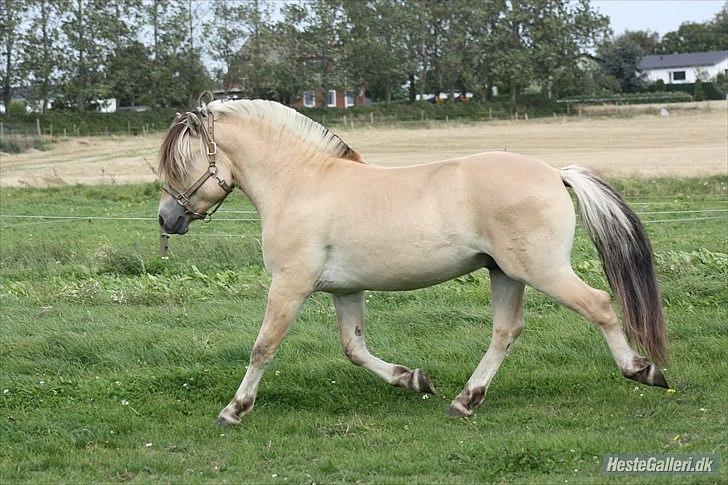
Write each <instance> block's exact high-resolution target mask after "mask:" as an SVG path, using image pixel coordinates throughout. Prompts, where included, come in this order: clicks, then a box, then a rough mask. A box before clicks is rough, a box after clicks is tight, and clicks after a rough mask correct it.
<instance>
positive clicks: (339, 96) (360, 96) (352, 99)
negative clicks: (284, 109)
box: [291, 87, 368, 108]
mask: <svg viewBox="0 0 728 485" xmlns="http://www.w3.org/2000/svg"><path fill="white" fill-rule="evenodd" d="M367 104H368V100H367V97H366V92H365V90H364V88H360V89H358V90H354V89H347V88H342V87H339V88H336V89H312V90H309V91H304V92H303V93H302V95H301V96H300V97H297V98H295V99H294V100H293V103H291V106H292V107H294V108H321V107H323V108H351V107H352V106H366V105H367Z"/></svg>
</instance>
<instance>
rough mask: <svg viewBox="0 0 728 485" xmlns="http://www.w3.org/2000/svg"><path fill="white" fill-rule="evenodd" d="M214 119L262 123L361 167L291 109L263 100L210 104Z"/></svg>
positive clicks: (320, 129) (356, 159)
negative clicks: (273, 126) (235, 119)
mask: <svg viewBox="0 0 728 485" xmlns="http://www.w3.org/2000/svg"><path fill="white" fill-rule="evenodd" d="M205 108H206V110H207V112H209V113H212V114H213V115H214V116H215V119H218V118H222V117H226V116H230V117H238V118H240V119H253V120H261V121H265V122H267V123H270V124H272V125H278V126H281V127H283V128H287V129H288V130H289V131H291V132H292V133H293V134H294V135H296V136H298V137H299V138H301V139H302V140H304V141H306V142H308V143H311V144H313V145H315V146H316V147H317V148H319V149H320V150H322V151H324V152H326V153H328V154H330V155H334V156H336V157H339V158H345V159H347V160H352V161H354V162H360V163H362V160H361V157H360V156H359V154H358V153H357V152H355V151H354V150H352V149H351V148H350V147H349V145H347V144H346V143H344V142H343V141H342V140H341V138H339V136H338V135H336V134H334V133H332V132H331V131H330V130H328V129H327V128H325V127H324V126H323V125H321V124H320V123H317V122H316V121H314V120H312V119H311V118H309V117H308V116H305V115H303V114H301V113H299V112H298V111H296V110H295V109H293V108H289V107H288V106H285V105H282V104H280V103H276V102H275V101H266V100H263V99H240V100H234V101H221V100H217V101H213V102H211V103H209V104H208V105H207V106H206V107H205Z"/></svg>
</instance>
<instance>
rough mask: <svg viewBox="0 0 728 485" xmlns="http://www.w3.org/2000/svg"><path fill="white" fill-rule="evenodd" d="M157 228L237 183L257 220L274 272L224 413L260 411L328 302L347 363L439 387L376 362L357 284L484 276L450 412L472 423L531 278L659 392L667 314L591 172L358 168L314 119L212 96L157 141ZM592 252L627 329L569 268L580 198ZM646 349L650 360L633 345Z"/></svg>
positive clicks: (227, 421) (539, 167) (403, 383)
mask: <svg viewBox="0 0 728 485" xmlns="http://www.w3.org/2000/svg"><path fill="white" fill-rule="evenodd" d="M159 174H160V176H161V177H163V178H164V180H165V186H164V188H165V190H164V191H163V193H162V196H161V200H160V203H159V223H160V225H161V226H162V228H163V230H164V231H166V232H167V233H169V234H184V233H186V232H187V231H188V229H189V226H190V223H191V221H194V220H199V219H206V220H209V218H210V216H211V214H212V212H214V210H216V209H217V207H219V204H220V203H222V201H223V200H224V198H225V197H226V196H227V195H228V194H229V193H230V192H231V191H232V190H233V188H234V187H239V188H240V189H242V191H243V192H244V193H245V194H246V195H247V197H248V198H249V199H250V201H251V202H252V204H253V205H254V206H255V208H256V210H257V212H258V213H259V214H260V220H261V227H262V239H261V246H262V252H263V260H264V264H265V268H266V271H267V273H268V274H269V276H270V287H269V289H268V297H267V305H266V310H265V317H264V319H263V323H262V326H261V328H260V331H259V333H258V336H257V338H256V340H255V343H254V345H253V347H252V350H251V352H250V361H249V365H248V367H247V370H246V372H245V376H244V377H243V380H242V382H241V384H240V386H239V387H238V389H237V391H236V392H235V394H234V396H233V398H232V400H231V401H230V403H229V404H228V405H227V406H225V408H224V409H222V411H221V412H220V414H219V416H218V423H219V424H220V425H222V426H226V425H234V424H238V423H240V422H241V417H242V416H244V415H245V414H247V413H249V412H250V411H251V410H252V409H253V405H254V404H255V399H256V395H257V391H258V386H259V383H260V381H261V378H262V377H263V373H264V370H265V367H266V365H267V364H268V363H269V362H270V361H271V360H272V359H273V357H274V354H275V353H276V350H277V348H278V346H279V345H280V343H281V341H282V340H283V338H284V337H285V336H286V333H287V332H288V330H289V328H290V327H291V324H292V323H293V322H294V320H295V317H296V314H297V312H298V310H299V308H300V307H301V305H302V304H303V302H304V301H305V300H306V299H307V298H308V297H309V296H310V295H311V294H312V293H314V292H328V293H330V294H331V295H332V298H333V304H334V308H335V312H336V317H337V321H338V324H339V329H340V334H341V335H340V336H341V343H342V346H343V350H344V353H345V355H346V356H347V357H348V359H349V360H350V361H351V362H352V363H354V364H356V365H358V366H361V367H364V368H365V369H367V370H369V371H370V372H372V373H374V374H376V375H377V376H379V377H381V378H382V379H384V380H385V381H386V382H388V383H389V384H391V385H394V386H399V387H403V388H408V389H412V390H414V391H418V392H421V393H432V394H434V393H435V388H434V386H433V384H432V381H431V380H430V378H429V377H428V375H427V374H426V373H425V372H424V371H423V370H422V369H410V368H408V367H405V366H403V365H398V364H392V363H389V362H386V361H384V360H382V359H379V358H377V357H376V356H374V355H372V354H371V353H370V352H369V350H367V347H366V343H365V319H364V310H365V297H364V294H365V291H366V290H379V291H399V290H412V289H416V288H423V287H428V286H432V285H436V284H438V283H442V282H444V281H447V280H450V279H452V278H455V277H458V276H461V275H465V274H467V273H470V272H473V271H476V270H479V269H481V268H486V269H487V270H488V271H489V273H490V280H491V286H492V318H493V328H492V338H491V341H490V344H489V346H488V349H487V351H486V353H485V355H484V356H483V358H482V360H481V361H480V363H479V364H478V365H477V367H476V368H475V371H474V372H473V374H472V376H471V377H470V379H469V380H468V381H467V383H466V384H465V386H464V387H463V389H462V391H461V392H460V393H459V394H458V395H457V396H456V397H455V398H454V399H453V400H452V402H451V404H450V406H449V408H448V412H449V414H450V415H452V416H460V417H465V416H471V415H472V414H473V412H474V410H475V408H476V407H477V406H479V405H480V404H481V403H482V402H483V400H484V398H485V393H486V391H487V389H488V386H489V385H490V382H491V380H492V379H493V377H494V376H495V374H496V371H497V370H498V368H499V366H500V365H501V363H502V362H503V360H504V358H505V356H506V354H507V353H508V352H509V350H510V349H511V347H512V345H513V344H514V342H515V341H516V339H517V338H518V336H519V335H520V333H521V331H522V329H523V326H524V318H523V293H524V287H525V285H530V286H531V287H533V288H535V289H537V290H539V291H541V292H543V293H545V294H546V295H549V296H550V297H552V298H554V299H555V300H557V301H558V302H560V303H561V304H563V305H565V306H566V307H568V308H570V309H572V310H574V311H576V312H578V313H580V314H581V315H583V316H584V317H586V318H587V319H588V320H590V321H591V322H592V323H593V324H595V325H596V326H597V327H598V329H599V330H600V331H601V333H602V334H603V337H604V339H605V340H606V343H607V346H608V348H609V350H610V352H611V354H612V357H613V358H614V360H615V362H616V364H617V366H618V367H619V369H620V371H621V373H622V375H624V376H625V377H627V378H629V379H632V380H634V381H638V382H641V383H643V384H648V385H652V386H659V387H665V388H667V387H668V384H667V382H666V380H665V377H664V375H663V373H662V372H661V370H660V367H659V366H658V364H664V363H665V360H666V332H665V320H664V317H663V312H662V308H661V303H660V292H659V288H658V285H657V279H656V276H655V270H654V262H653V256H652V250H651V245H650V242H649V240H648V238H647V235H646V233H645V229H644V226H643V225H642V223H641V222H640V220H639V218H638V217H637V215H636V214H635V213H634V211H633V210H632V209H630V207H629V206H628V205H627V204H626V203H625V201H624V199H623V198H622V197H621V196H620V195H619V194H618V193H617V192H616V191H615V190H614V189H613V188H612V187H611V186H610V185H608V184H607V183H606V182H605V181H604V180H602V179H601V178H599V177H598V176H597V175H595V174H593V173H591V172H590V171H588V170H586V169H584V168H581V167H578V166H567V167H563V168H561V169H557V168H553V167H551V166H549V165H547V164H546V163H544V162H542V161H540V160H538V159H535V158H531V157H527V156H523V155H518V154H515V153H511V152H504V151H494V152H485V153H478V154H475V155H470V156H464V157H460V158H453V159H448V160H443V161H440V162H436V163H430V164H421V165H414V166H407V167H397V168H390V167H380V166H374V165H369V164H366V163H364V161H363V160H362V157H361V156H360V155H359V153H357V152H356V151H355V150H353V149H352V148H350V147H349V146H348V145H347V144H346V143H344V142H343V141H342V140H341V139H340V138H339V137H338V136H337V135H335V134H334V133H332V132H331V131H329V130H328V129H326V128H324V127H323V126H322V125H321V124H319V123H317V122H315V121H314V120H312V119H310V118H308V117H306V116H304V115H303V114H301V113H299V112H297V111H295V110H294V109H292V108H289V107H286V106H284V105H282V104H279V103H275V102H272V101H264V100H235V101H225V102H223V101H220V100H216V101H211V102H209V103H207V104H202V103H201V104H200V107H199V108H197V109H195V110H193V111H189V112H187V113H185V114H184V115H180V114H178V115H177V117H176V119H175V121H174V122H173V123H172V125H171V127H170V129H169V131H168V132H167V134H166V136H165V137H164V140H163V142H162V145H161V148H160V156H159ZM568 188H571V189H572V190H573V191H574V193H575V195H576V199H577V206H578V208H579V212H580V217H581V220H582V222H583V225H584V226H585V228H586V230H587V232H588V234H589V236H590V238H591V239H592V241H593V242H594V244H595V245H596V248H597V250H598V253H599V255H600V259H601V262H602V266H603V268H604V271H605V273H606V276H607V280H608V282H609V285H610V287H611V289H612V290H613V292H614V294H615V296H616V300H618V303H619V304H620V306H621V310H622V315H623V320H624V324H623V325H621V324H620V322H619V319H618V317H617V315H616V313H615V311H614V309H613V308H612V304H611V300H610V296H609V294H608V293H607V292H605V291H602V290H599V289H595V288H592V287H590V286H588V285H587V284H586V283H585V282H584V281H582V280H581V279H580V278H579V277H578V276H577V275H576V274H575V272H574V271H573V269H572V266H571V263H570V255H571V249H572V244H573V239H574V233H575V227H576V215H575V208H574V203H573V202H572V198H571V195H570V193H569V191H568ZM635 348H637V350H640V351H641V352H642V353H644V354H646V356H647V357H643V356H642V355H640V353H638V352H637V350H635Z"/></svg>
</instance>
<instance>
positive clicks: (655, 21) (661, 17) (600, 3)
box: [591, 0, 725, 35]
mask: <svg viewBox="0 0 728 485" xmlns="http://www.w3.org/2000/svg"><path fill="white" fill-rule="evenodd" d="M724 3H725V0H592V1H591V5H592V6H593V7H595V8H597V9H598V10H599V11H600V12H601V13H602V14H604V15H608V16H609V17H610V18H611V20H612V31H613V32H614V34H615V35H619V34H621V33H622V32H624V31H625V30H652V31H654V32H657V33H659V34H660V35H664V34H665V33H667V32H669V31H671V30H676V29H677V28H678V27H679V26H680V24H681V23H683V22H688V21H690V22H704V21H706V20H710V19H712V18H713V16H714V15H715V13H716V12H717V11H718V10H720V8H721V7H722V6H723V4H724Z"/></svg>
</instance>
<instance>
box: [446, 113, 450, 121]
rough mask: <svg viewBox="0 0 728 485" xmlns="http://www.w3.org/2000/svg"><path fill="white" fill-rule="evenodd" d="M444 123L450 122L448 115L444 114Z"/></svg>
mask: <svg viewBox="0 0 728 485" xmlns="http://www.w3.org/2000/svg"><path fill="white" fill-rule="evenodd" d="M445 123H450V117H449V116H447V115H445Z"/></svg>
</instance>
